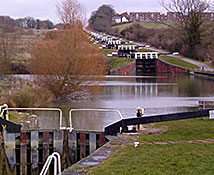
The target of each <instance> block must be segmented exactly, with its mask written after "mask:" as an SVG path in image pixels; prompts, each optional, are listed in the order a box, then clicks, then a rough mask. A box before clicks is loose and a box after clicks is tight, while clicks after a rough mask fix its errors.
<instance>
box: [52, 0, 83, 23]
mask: <svg viewBox="0 0 214 175" xmlns="http://www.w3.org/2000/svg"><path fill="white" fill-rule="evenodd" d="M56 8H57V13H58V16H59V18H60V20H61V21H62V22H63V23H64V24H71V25H76V24H78V25H80V24H81V25H83V26H84V25H85V22H86V17H85V15H86V13H85V8H84V7H83V6H82V5H81V4H80V3H79V2H78V1H77V0H63V1H62V2H61V4H60V3H57V5H56Z"/></svg>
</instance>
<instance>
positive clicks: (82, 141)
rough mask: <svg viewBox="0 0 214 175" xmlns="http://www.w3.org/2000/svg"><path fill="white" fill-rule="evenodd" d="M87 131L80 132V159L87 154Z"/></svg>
mask: <svg viewBox="0 0 214 175" xmlns="http://www.w3.org/2000/svg"><path fill="white" fill-rule="evenodd" d="M85 134H86V133H83V132H81V133H80V159H82V158H84V157H85V156H86V136H85Z"/></svg>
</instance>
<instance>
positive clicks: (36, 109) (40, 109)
mask: <svg viewBox="0 0 214 175" xmlns="http://www.w3.org/2000/svg"><path fill="white" fill-rule="evenodd" d="M17 110H23V111H58V112H59V129H66V127H62V117H63V116H62V110H61V109H59V108H8V107H6V108H4V109H3V110H2V112H1V114H0V117H2V116H3V114H4V113H5V111H17ZM6 120H9V118H8V115H7V118H6Z"/></svg>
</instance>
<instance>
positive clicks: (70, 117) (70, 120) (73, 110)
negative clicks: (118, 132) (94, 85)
mask: <svg viewBox="0 0 214 175" xmlns="http://www.w3.org/2000/svg"><path fill="white" fill-rule="evenodd" d="M75 111H98V112H117V113H118V114H119V116H120V119H119V120H117V121H115V122H118V121H120V120H122V119H124V118H123V115H122V114H121V112H120V111H119V110H114V109H71V110H70V111H69V123H70V126H69V128H67V129H69V130H70V131H72V130H73V129H74V128H73V126H72V112H75ZM115 122H112V123H111V124H113V123H115ZM111 124H109V125H111Z"/></svg>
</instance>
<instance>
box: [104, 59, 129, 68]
mask: <svg viewBox="0 0 214 175" xmlns="http://www.w3.org/2000/svg"><path fill="white" fill-rule="evenodd" d="M106 60H107V62H108V65H109V67H110V70H116V69H118V68H121V67H123V66H126V65H128V64H129V63H131V62H132V61H133V58H118V57H106Z"/></svg>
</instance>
